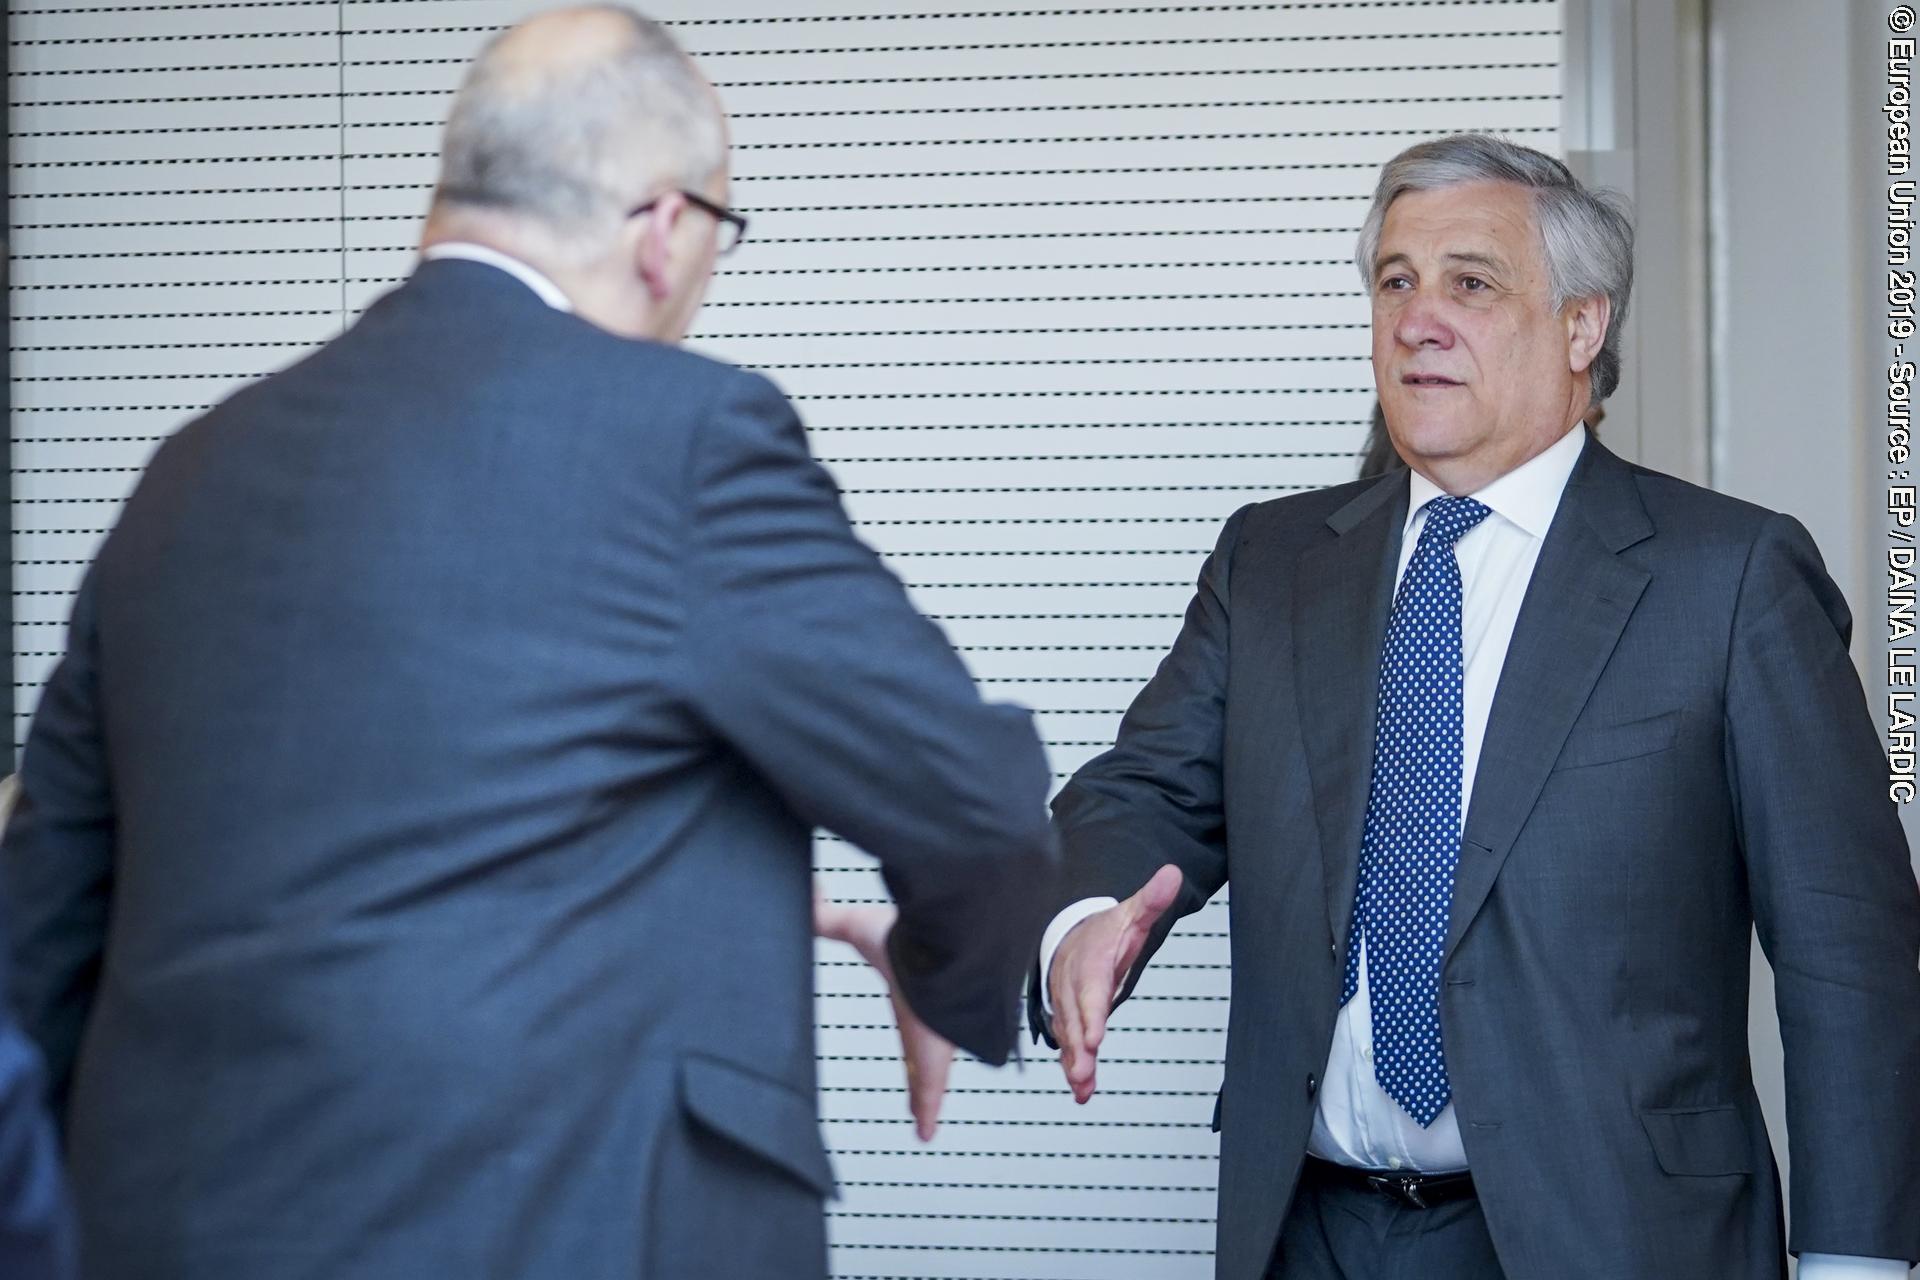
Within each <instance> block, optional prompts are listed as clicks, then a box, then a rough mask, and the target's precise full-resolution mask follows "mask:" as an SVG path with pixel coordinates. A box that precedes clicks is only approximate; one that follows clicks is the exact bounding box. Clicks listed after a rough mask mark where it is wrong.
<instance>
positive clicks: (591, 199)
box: [434, 4, 727, 244]
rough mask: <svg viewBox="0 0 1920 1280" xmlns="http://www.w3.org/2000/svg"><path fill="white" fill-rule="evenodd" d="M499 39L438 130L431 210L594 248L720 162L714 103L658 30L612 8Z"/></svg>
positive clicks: (722, 150) (570, 14) (578, 12)
mask: <svg viewBox="0 0 1920 1280" xmlns="http://www.w3.org/2000/svg"><path fill="white" fill-rule="evenodd" d="M556 16H564V17H565V18H567V19H568V20H567V21H564V22H532V23H527V24H523V25H522V26H519V27H515V28H512V29H510V30H508V31H506V32H504V33H502V34H501V35H499V36H496V37H495V38H494V39H493V40H492V41H491V42H489V43H488V45H487V46H486V48H485V49H484V50H482V52H481V54H480V56H479V58H478V59H477V60H476V61H475V62H474V64H473V67H472V69H471V70H470V71H469V72H468V73H467V77H466V80H465V82H464V83H463V84H462V85H461V86H460V92H459V93H458V94H457V95H456V96H455V98H454V102H453V110H452V113H451V115H450V116H449V117H448V120H447V128H446V136H445V140H444V142H443V144H442V149H441V163H440V181H439V184H438V185H437V187H436V188H435V191H434V208H435V210H436V212H440V213H458V212H463V211H472V212H479V213H483V214H487V215H492V216H506V217H509V218H513V219H517V220H521V221H530V222H532V223H534V224H536V225H538V226H539V227H540V228H542V229H543V230H544V231H546V232H547V233H548V235H549V236H550V237H551V239H552V240H553V241H554V242H556V243H562V244H564V243H568V242H574V243H579V242H581V241H583V240H592V239H595V238H597V236H598V235H599V234H601V233H604V232H607V231H610V230H611V229H612V228H614V227H616V226H617V225H618V224H619V221H620V219H621V218H623V217H624V216H625V215H626V213H627V211H628V210H630V209H631V208H632V207H633V206H634V205H635V204H636V203H638V202H640V201H642V200H645V199H648V198H650V196H651V195H652V194H654V193H656V192H657V191H659V190H662V189H669V188H678V187H693V188H696V189H697V188H700V187H704V186H705V185H706V184H707V183H708V182H709V181H711V180H712V178H713V177H714V175H715V174H717V173H718V172H719V171H720V169H721V167H722V166H723V165H724V164H725V163H726V157H727V132H726V122H725V118H724V116H723V114H722V111H721V107H720V102H719V99H718V97H717V96H716V95H715V94H714V92H713V89H712V86H710V85H709V84H708V83H707V81H706V79H705V78H704V77H703V76H702V75H701V74H700V72H699V70H698V69H697V68H696V67H695V66H694V64H693V61H692V60H691V59H690V58H688V57H687V55H686V53H685V52H684V51H683V50H682V49H681V48H680V45H679V43H678V42H677V41H675V40H674V38H673V36H672V35H671V34H669V33H668V31H667V29H666V28H665V27H663V26H661V25H660V24H659V23H657V22H654V21H653V20H652V19H649V18H646V17H643V16H641V15H640V14H639V13H637V12H635V11H634V10H632V9H629V8H626V7H625V6H622V5H612V4H608V5H592V6H587V7H583V8H579V9H574V10H570V11H567V13H566V14H565V15H556Z"/></svg>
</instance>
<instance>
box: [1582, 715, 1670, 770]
mask: <svg viewBox="0 0 1920 1280" xmlns="http://www.w3.org/2000/svg"><path fill="white" fill-rule="evenodd" d="M1679 731H1680V713H1679V712H1678V711H1663V712H1661V713H1660V714H1659V715H1657V716H1648V717H1646V718H1645V719H1644V720H1629V721H1628V722H1627V723H1625V724H1603V725H1592V726H1589V727H1586V728H1582V727H1580V726H1578V725H1576V726H1574V730H1573V733H1572V734H1571V735H1570V736H1569V737H1568V738H1567V745H1566V746H1565V747H1563V748H1561V750H1560V758H1559V759H1557V760H1555V761H1554V762H1553V767H1554V768H1555V769H1556V770H1558V769H1583V768H1585V767H1587V766H1588V765H1595V764H1611V763H1612V762H1614V761H1615V760H1632V759H1634V758H1635V757H1637V756H1650V755H1652V754H1653V753H1654V752H1656V751H1665V750H1666V749H1667V748H1668V747H1670V746H1672V745H1673V740H1674V737H1675V735H1676V734H1678V733H1679Z"/></svg>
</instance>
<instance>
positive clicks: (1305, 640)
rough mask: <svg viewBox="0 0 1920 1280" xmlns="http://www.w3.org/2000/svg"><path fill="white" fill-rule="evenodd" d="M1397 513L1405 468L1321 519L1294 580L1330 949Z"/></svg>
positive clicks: (1348, 898) (1350, 878) (1356, 815)
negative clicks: (1321, 528)
mask: <svg viewBox="0 0 1920 1280" xmlns="http://www.w3.org/2000/svg"><path fill="white" fill-rule="evenodd" d="M1406 516H1407V475H1406V473H1405V472H1398V473H1396V474H1394V475H1392V476H1388V477H1387V478H1385V479H1383V480H1381V481H1380V482H1379V483H1377V484H1375V485H1374V486H1373V487H1371V488H1369V489H1366V490H1363V491H1362V492H1361V493H1360V495H1359V496H1358V497H1356V498H1354V499H1353V500H1352V501H1351V502H1349V503H1347V505H1346V506H1344V507H1341V508H1340V509H1339V510H1338V511H1336V512H1334V513H1333V515H1331V516H1329V517H1328V518H1327V526H1328V528H1330V529H1332V530H1333V532H1334V534H1335V536H1334V537H1332V538H1330V539H1327V540H1325V541H1322V542H1320V543H1318V544H1317V545H1315V546H1313V547H1311V548H1310V549H1308V550H1307V551H1306V552H1304V553H1303V554H1302V555H1301V556H1300V559H1299V562H1298V566H1297V569H1296V572H1295V578H1294V593H1293V599H1294V602H1295V604H1294V610H1293V652H1294V664H1295V679H1296V686H1295V687H1296V688H1297V689H1298V691H1299V699H1300V720H1301V732H1302V734H1303V735H1304V737H1305V739H1306V746H1307V767H1308V772H1309V774H1310V775H1311V781H1312V784H1313V803H1314V811H1315V813H1316V815H1317V817H1318V819H1319V824H1320V852H1321V856H1322V858H1323V859H1324V860H1325V877H1326V886H1327V926H1328V928H1329V930H1330V931H1331V933H1332V936H1333V940H1334V945H1335V947H1336V948H1341V947H1344V946H1345V945H1346V936H1347V925H1348V922H1349V920H1350V918H1351V916H1352V913H1353V895H1354V890H1355V883H1356V881H1357V880H1358V879H1359V874H1360V838H1361V834H1362V824H1363V822H1364V821H1365V818H1366V811H1367V789H1368V787H1369V786H1370V784H1371V782H1372V777H1373V731H1374V712H1375V706H1376V704H1377V701H1378V698H1379V681H1380V646H1381V644H1382V643H1383V642H1384V638H1385V636H1386V632H1387V615H1388V613H1389V612H1390V611H1391V609H1392V605H1393V578H1394V569H1395V566H1396V564H1397V563H1398V557H1399V554H1400V538H1401V533H1402V531H1403V529H1404V528H1405V525H1406Z"/></svg>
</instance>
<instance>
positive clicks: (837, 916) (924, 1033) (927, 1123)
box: [813, 884, 953, 1142]
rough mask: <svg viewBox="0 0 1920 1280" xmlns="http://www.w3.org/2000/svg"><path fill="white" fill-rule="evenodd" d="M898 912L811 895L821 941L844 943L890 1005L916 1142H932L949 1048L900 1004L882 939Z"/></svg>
mask: <svg viewBox="0 0 1920 1280" xmlns="http://www.w3.org/2000/svg"><path fill="white" fill-rule="evenodd" d="M899 914H900V913H899V912H898V911H896V910H895V909H894V908H892V907H854V906H845V905H842V904H839V903H834V902H829V901H827V899H826V896H825V895H824V894H823V893H821V891H820V887H819V885H817V884H816V885H815V886H814V890H813V931H814V933H815V934H817V935H818V936H820V937H822V938H832V939H834V940H835V941H838V942H845V943H847V944H849V945H850V946H852V947H853V949H854V950H855V951H858V952H859V953H860V957H861V958H862V959H863V960H865V961H866V962H867V963H868V964H870V965H872V966H873V967H874V968H875V969H877V970H878V971H879V973H880V976H881V978H882V979H884V980H885V982H886V984H887V994H888V995H889V996H890V997H891V998H892V1000H893V1020H894V1023H895V1025H897V1026H898V1027H899V1029H900V1057H901V1060H902V1061H903V1062H904V1063H905V1064H906V1068H907V1108H908V1110H910V1111H911V1112H912V1113H913V1125H914V1130H915V1132H917V1133H918V1134H919V1135H920V1141H922V1142H930V1141H932V1140H933V1132H934V1130H935V1128H937V1127H938V1126H939V1123H940V1104H941V1102H942V1101H943V1100H944V1099H945V1098H946V1096H947V1076H948V1074H949V1073H950V1072H951V1071H952V1069H953V1046H952V1045H951V1044H949V1043H948V1042H947V1041H946V1040H945V1039H943V1038H942V1037H941V1036H940V1035H939V1034H938V1033H936V1032H935V1031H934V1030H933V1029H932V1028H930V1027H928V1026H927V1024H926V1023H924V1022H922V1021H920V1019H919V1017H918V1016H917V1015H916V1014H915V1013H914V1012H913V1010H912V1009H910V1008H908V1007H907V1002H906V1001H905V1000H904V999H902V998H901V995H900V988H899V986H898V985H897V984H896V983H895V982H894V978H893V964H892V962H891V961H889V960H888V959H887V935H888V933H890V932H892V930H893V924H894V921H895V920H896V919H898V917H899Z"/></svg>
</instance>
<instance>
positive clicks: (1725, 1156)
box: [1640, 1107, 1753, 1177]
mask: <svg viewBox="0 0 1920 1280" xmlns="http://www.w3.org/2000/svg"><path fill="white" fill-rule="evenodd" d="M1640 1123H1641V1124H1642V1125H1644V1126H1646V1130H1647V1139H1648V1141H1650V1142H1652V1143H1653V1155H1654V1158H1655V1159H1657V1160H1658V1161H1659V1162H1660V1167H1661V1168H1662V1169H1665V1170H1666V1171H1667V1172H1668V1173H1671V1174H1678V1175H1682V1176H1689V1177H1712V1176H1714V1175H1717V1174H1726V1173H1752V1172H1753V1146H1752V1144H1751V1143H1750V1142H1749V1141H1748V1139H1747V1125H1746V1121H1744V1120H1742V1119H1741V1118H1740V1113H1739V1111H1737V1110H1735V1109H1734V1108H1733V1107H1660V1108H1655V1109H1653V1110H1648V1111H1642V1112H1641V1113H1640Z"/></svg>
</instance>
